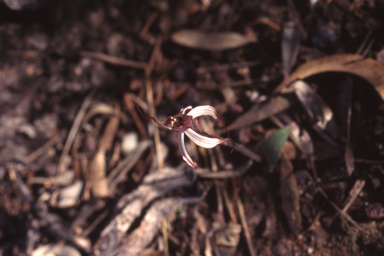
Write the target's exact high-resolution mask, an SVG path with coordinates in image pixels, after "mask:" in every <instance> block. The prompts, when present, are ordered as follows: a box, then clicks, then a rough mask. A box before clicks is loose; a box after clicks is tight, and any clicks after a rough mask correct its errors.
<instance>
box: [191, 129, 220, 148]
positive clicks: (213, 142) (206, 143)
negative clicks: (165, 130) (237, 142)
mask: <svg viewBox="0 0 384 256" xmlns="http://www.w3.org/2000/svg"><path fill="white" fill-rule="evenodd" d="M184 132H185V134H186V135H187V136H188V137H189V138H190V139H191V140H192V141H193V142H195V143H196V145H198V146H200V147H204V148H213V147H215V146H217V145H219V144H221V143H223V142H224V141H225V139H224V140H223V139H217V138H210V137H207V136H203V135H201V134H198V133H197V132H195V131H194V130H192V129H187V130H186V131H184Z"/></svg>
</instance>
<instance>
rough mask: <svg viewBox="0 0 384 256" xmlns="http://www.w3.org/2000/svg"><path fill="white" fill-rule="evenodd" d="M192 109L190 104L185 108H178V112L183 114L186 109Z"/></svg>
mask: <svg viewBox="0 0 384 256" xmlns="http://www.w3.org/2000/svg"><path fill="white" fill-rule="evenodd" d="M191 109H192V106H188V107H186V108H182V109H181V110H180V113H182V114H183V115H185V112H186V111H187V110H191Z"/></svg>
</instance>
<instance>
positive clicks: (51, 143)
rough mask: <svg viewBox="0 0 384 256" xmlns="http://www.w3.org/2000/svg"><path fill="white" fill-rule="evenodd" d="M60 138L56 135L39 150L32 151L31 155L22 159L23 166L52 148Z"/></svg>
mask: <svg viewBox="0 0 384 256" xmlns="http://www.w3.org/2000/svg"><path fill="white" fill-rule="evenodd" d="M60 139H61V137H60V135H58V134H56V135H55V136H53V137H52V138H51V139H50V140H49V141H48V142H47V143H45V144H44V145H43V146H42V147H40V148H39V149H37V150H35V151H33V152H32V153H31V154H29V155H28V156H26V157H24V158H23V162H24V163H25V164H29V163H31V162H33V161H34V160H36V159H37V158H38V157H39V156H41V155H43V154H44V153H45V152H47V151H48V150H49V149H50V148H51V147H52V146H54V145H55V144H56V143H58V142H59V141H60Z"/></svg>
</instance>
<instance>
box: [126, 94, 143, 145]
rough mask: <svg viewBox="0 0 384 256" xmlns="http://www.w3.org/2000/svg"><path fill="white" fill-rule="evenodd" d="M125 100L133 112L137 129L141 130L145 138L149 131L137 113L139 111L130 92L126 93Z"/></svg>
mask: <svg viewBox="0 0 384 256" xmlns="http://www.w3.org/2000/svg"><path fill="white" fill-rule="evenodd" d="M124 101H125V104H126V105H127V107H128V111H129V113H130V114H131V116H132V118H133V120H134V121H135V124H136V126H137V129H139V132H140V133H141V136H143V138H147V131H146V130H145V128H144V125H143V123H142V122H141V119H140V117H139V115H138V114H137V111H136V109H135V104H134V103H133V101H132V99H131V97H130V94H129V93H124Z"/></svg>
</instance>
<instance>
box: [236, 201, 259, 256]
mask: <svg viewBox="0 0 384 256" xmlns="http://www.w3.org/2000/svg"><path fill="white" fill-rule="evenodd" d="M237 209H238V211H239V217H240V220H241V225H242V226H243V230H244V235H245V239H246V241H247V245H248V250H249V254H250V255H251V256H256V252H255V249H253V243H252V238H251V234H250V233H249V228H248V223H247V218H246V217H245V212H244V207H243V203H242V202H241V200H240V198H237Z"/></svg>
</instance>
